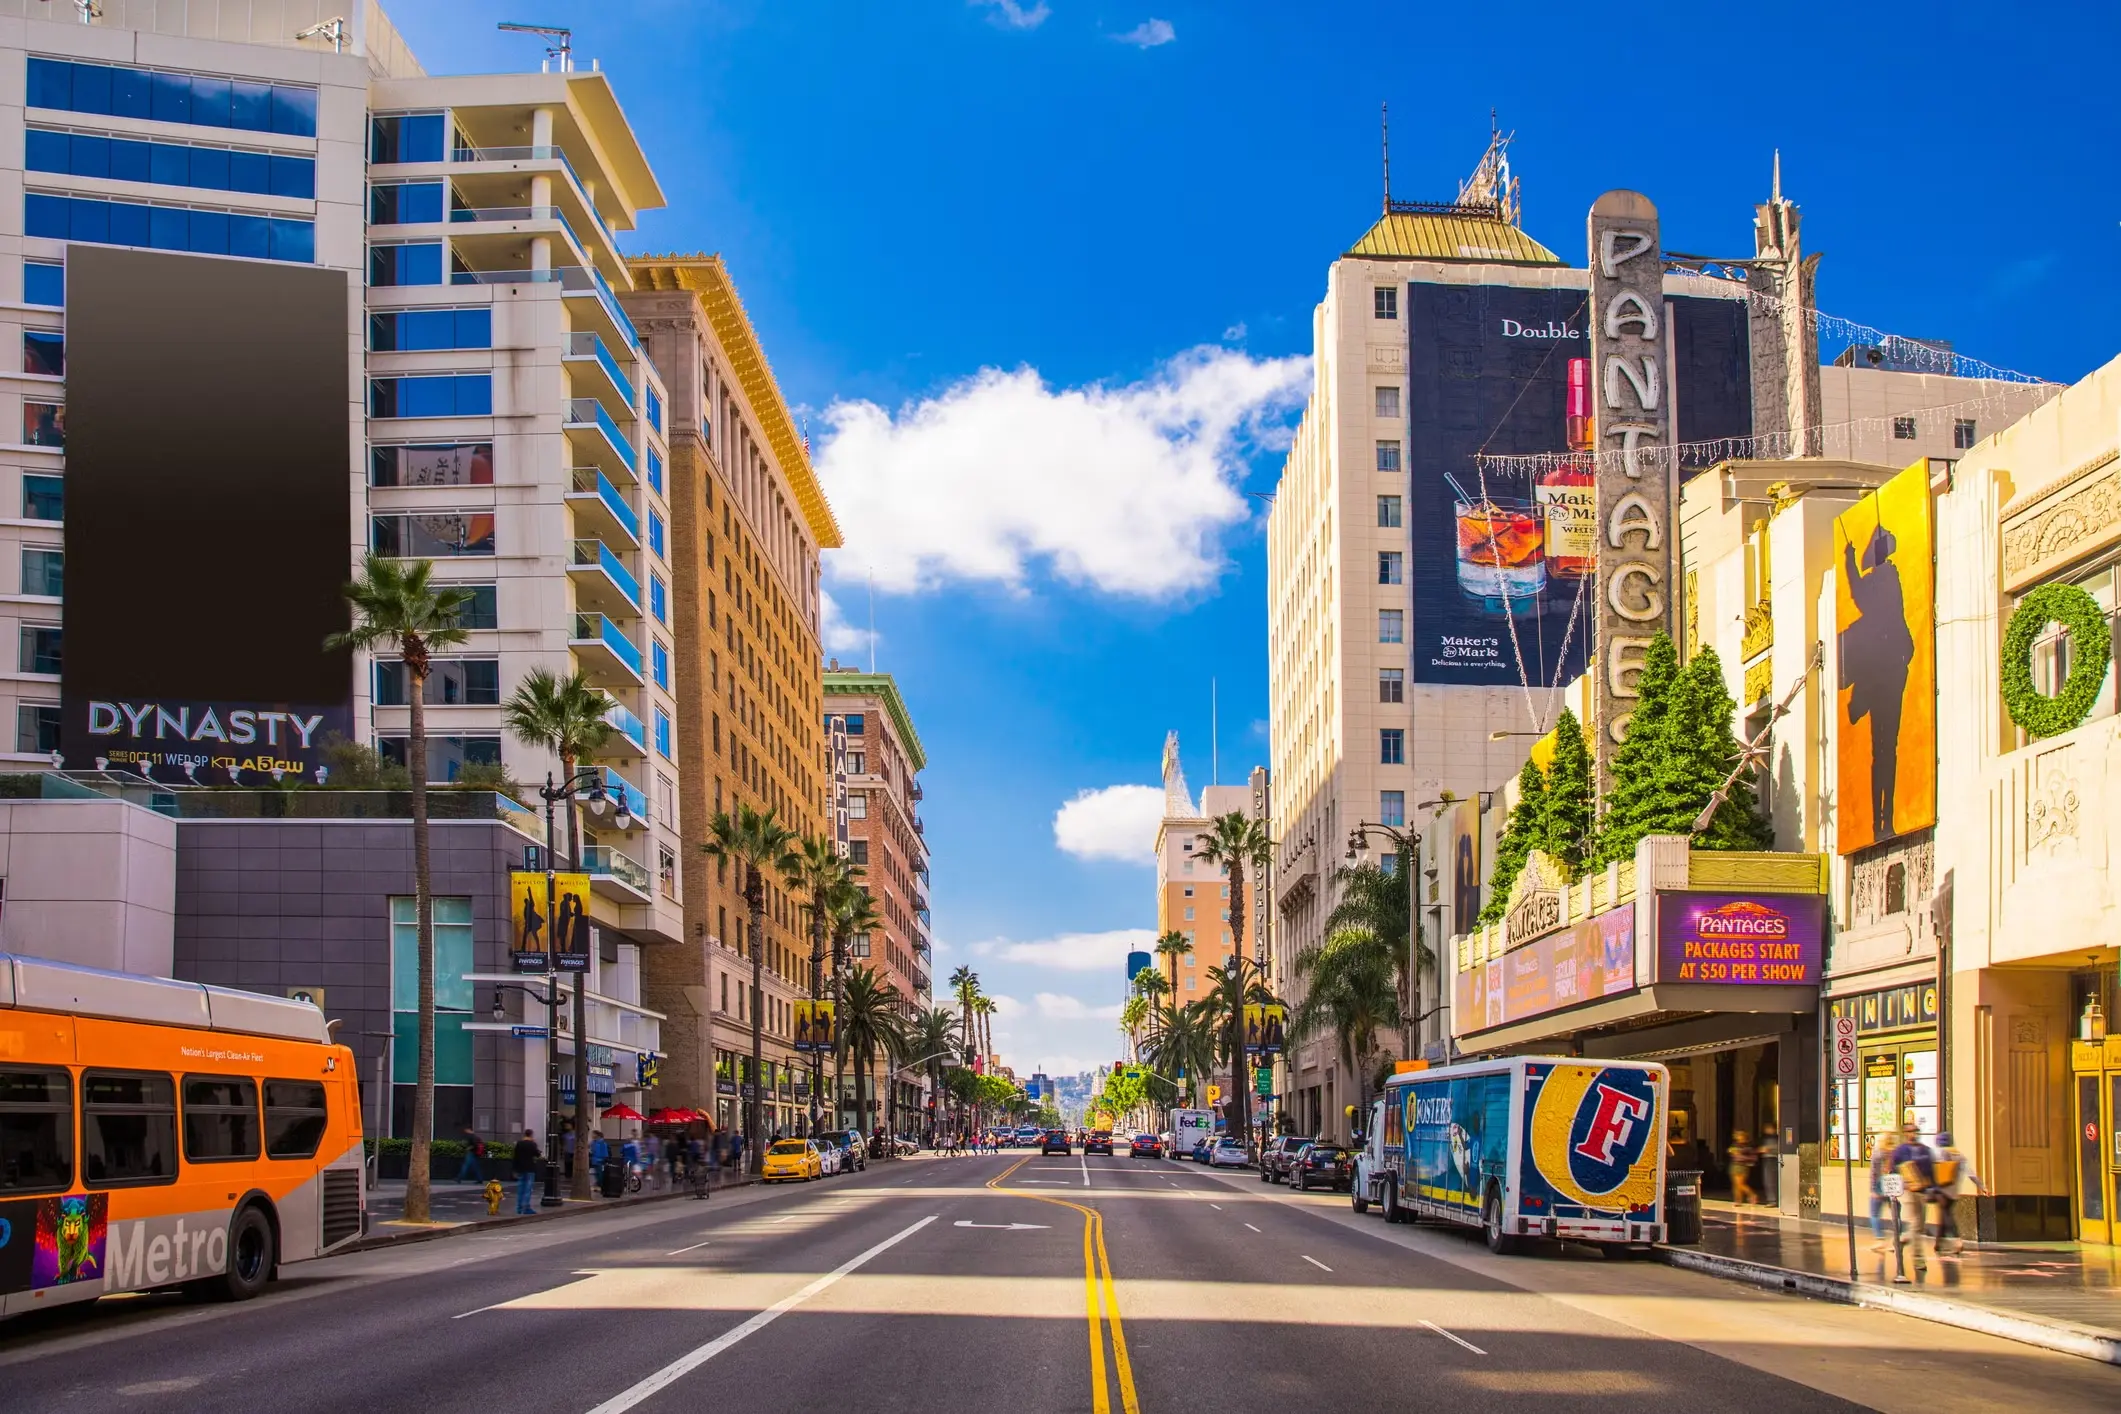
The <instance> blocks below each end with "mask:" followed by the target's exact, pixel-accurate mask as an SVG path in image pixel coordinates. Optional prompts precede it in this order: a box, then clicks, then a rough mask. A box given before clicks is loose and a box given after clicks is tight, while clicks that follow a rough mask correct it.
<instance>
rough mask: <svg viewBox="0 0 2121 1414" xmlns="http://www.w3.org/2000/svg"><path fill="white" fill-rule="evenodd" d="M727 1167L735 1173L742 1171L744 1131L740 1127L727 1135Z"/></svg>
mask: <svg viewBox="0 0 2121 1414" xmlns="http://www.w3.org/2000/svg"><path fill="white" fill-rule="evenodd" d="M729 1167H730V1168H731V1169H733V1170H735V1171H736V1172H737V1173H742V1172H743V1171H744V1131H743V1130H741V1129H739V1130H737V1131H736V1132H735V1133H734V1134H731V1135H730V1136H729Z"/></svg>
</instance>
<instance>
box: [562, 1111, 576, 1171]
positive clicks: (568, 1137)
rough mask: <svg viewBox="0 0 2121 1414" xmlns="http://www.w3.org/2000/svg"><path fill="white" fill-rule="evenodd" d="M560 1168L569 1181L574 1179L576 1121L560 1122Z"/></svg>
mask: <svg viewBox="0 0 2121 1414" xmlns="http://www.w3.org/2000/svg"><path fill="white" fill-rule="evenodd" d="M560 1168H561V1171H562V1172H563V1173H565V1175H566V1176H567V1178H568V1179H569V1180H572V1179H573V1178H574V1121H573V1120H571V1119H570V1120H562V1121H561V1122H560Z"/></svg>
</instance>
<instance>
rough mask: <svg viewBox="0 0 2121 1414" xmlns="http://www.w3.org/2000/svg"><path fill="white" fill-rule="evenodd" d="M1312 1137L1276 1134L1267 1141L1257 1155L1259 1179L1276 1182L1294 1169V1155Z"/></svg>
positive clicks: (1287, 1175) (1311, 1141)
mask: <svg viewBox="0 0 2121 1414" xmlns="http://www.w3.org/2000/svg"><path fill="white" fill-rule="evenodd" d="M1313 1142H1315V1141H1313V1140H1312V1139H1310V1138H1308V1137H1306V1136H1302V1135H1296V1134H1277V1135H1275V1136H1274V1137H1273V1138H1272V1139H1269V1140H1268V1141H1267V1147H1266V1148H1265V1149H1264V1150H1262V1151H1261V1153H1260V1156H1259V1181H1260V1182H1261V1183H1278V1182H1280V1181H1281V1180H1283V1179H1285V1178H1288V1177H1289V1176H1290V1175H1291V1173H1292V1172H1293V1171H1294V1165H1295V1161H1296V1155H1297V1153H1298V1151H1299V1150H1301V1149H1302V1148H1303V1146H1304V1145H1306V1144H1310V1143H1313Z"/></svg>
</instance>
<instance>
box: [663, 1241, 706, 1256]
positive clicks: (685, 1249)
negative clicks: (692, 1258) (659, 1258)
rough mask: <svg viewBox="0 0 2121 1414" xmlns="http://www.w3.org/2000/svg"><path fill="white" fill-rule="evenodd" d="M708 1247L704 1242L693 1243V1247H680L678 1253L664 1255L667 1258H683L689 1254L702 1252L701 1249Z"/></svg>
mask: <svg viewBox="0 0 2121 1414" xmlns="http://www.w3.org/2000/svg"><path fill="white" fill-rule="evenodd" d="M706 1245H707V1244H706V1243H704V1242H695V1243H693V1244H692V1245H691V1246H690V1247H680V1248H679V1249H678V1250H677V1251H675V1252H665V1253H664V1254H663V1255H664V1256H665V1257H682V1256H684V1255H685V1254H686V1253H687V1252H697V1251H699V1250H700V1249H701V1248H702V1247H705V1246H706Z"/></svg>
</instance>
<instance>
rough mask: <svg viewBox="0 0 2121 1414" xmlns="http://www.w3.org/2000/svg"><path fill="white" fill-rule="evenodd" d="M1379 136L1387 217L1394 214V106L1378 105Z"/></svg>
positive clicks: (1387, 104)
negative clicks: (1383, 166)
mask: <svg viewBox="0 0 2121 1414" xmlns="http://www.w3.org/2000/svg"><path fill="white" fill-rule="evenodd" d="M1377 135H1378V142H1379V144H1380V145H1381V147H1382V148H1383V151H1384V159H1385V215H1387V216H1390V215H1391V214H1392V105H1391V104H1389V103H1380V104H1378V105H1377Z"/></svg>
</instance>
